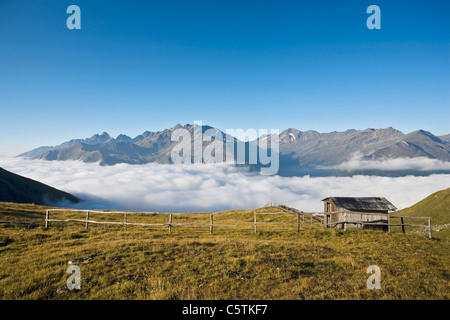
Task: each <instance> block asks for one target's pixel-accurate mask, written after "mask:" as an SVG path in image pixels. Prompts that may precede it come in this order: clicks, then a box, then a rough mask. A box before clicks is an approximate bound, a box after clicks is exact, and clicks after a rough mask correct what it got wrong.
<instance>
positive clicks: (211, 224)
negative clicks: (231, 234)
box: [45, 209, 237, 233]
mask: <svg viewBox="0 0 450 320" xmlns="http://www.w3.org/2000/svg"><path fill="white" fill-rule="evenodd" d="M57 211H59V212H83V213H85V214H86V218H85V219H50V212H57ZM91 213H102V214H123V221H120V222H119V221H96V220H91V219H90V218H89V215H90V214H91ZM144 214H150V215H168V216H169V221H168V222H167V223H140V222H128V221H127V216H128V215H144ZM181 215H182V216H206V214H203V213H189V212H186V213H181V212H180V213H167V212H133V211H96V210H76V209H73V210H72V209H48V210H46V212H45V228H48V227H49V222H82V223H85V229H88V228H89V224H90V223H92V224H111V225H123V227H124V230H127V226H168V227H169V232H172V226H209V232H210V233H213V232H214V227H237V225H233V224H217V223H216V224H215V223H214V217H213V215H212V214H209V223H194V222H189V223H180V222H173V217H174V216H181Z"/></svg>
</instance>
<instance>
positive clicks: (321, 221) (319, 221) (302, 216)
mask: <svg viewBox="0 0 450 320" xmlns="http://www.w3.org/2000/svg"><path fill="white" fill-rule="evenodd" d="M51 212H79V213H84V214H85V215H86V217H85V219H53V218H50V213H51ZM92 213H96V214H117V215H119V214H122V215H123V221H96V220H92V219H91V218H90V214H92ZM330 213H333V212H327V213H323V212H301V211H298V212H289V211H282V212H255V213H254V220H253V227H254V232H255V233H256V232H257V231H258V225H296V226H297V232H299V231H300V230H301V228H302V226H314V225H320V226H325V227H335V226H337V225H342V226H343V228H344V229H346V227H345V226H346V225H347V224H356V225H361V226H365V225H368V226H387V229H388V232H389V233H391V227H402V232H403V233H405V227H419V228H425V229H427V231H428V237H429V238H430V239H431V238H432V227H431V218H429V217H411V216H403V215H391V214H386V215H387V217H386V221H384V219H383V221H381V222H380V220H377V221H350V220H344V221H336V222H328V219H327V215H328V214H330ZM347 213H350V214H355V215H358V214H364V215H370V214H373V215H379V213H369V212H347ZM130 215H168V216H169V221H168V222H161V223H141V222H129V221H127V217H128V216H130ZM207 215H208V214H204V213H166V212H131V211H96V210H76V209H48V210H46V214H45V228H48V226H49V223H50V222H80V223H84V224H85V229H88V228H89V224H104V225H108V224H110V225H122V226H123V227H124V230H127V227H128V226H166V227H168V229H169V232H172V227H173V226H209V231H210V233H213V232H214V227H237V225H235V224H215V223H214V215H213V214H209V223H207V222H205V223H195V222H187V223H182V222H174V221H173V218H174V217H176V216H203V217H207ZM258 215H290V216H296V217H297V221H296V222H262V221H257V216H258ZM391 219H400V223H393V222H392V221H391ZM405 219H415V220H427V221H428V224H427V225H423V224H413V223H405ZM314 220H315V221H316V222H314ZM0 222H1V221H0ZM24 223H25V222H24Z"/></svg>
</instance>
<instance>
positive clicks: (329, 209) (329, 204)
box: [327, 202, 331, 212]
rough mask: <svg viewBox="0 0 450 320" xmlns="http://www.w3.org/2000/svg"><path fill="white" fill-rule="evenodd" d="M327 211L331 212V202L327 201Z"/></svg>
mask: <svg viewBox="0 0 450 320" xmlns="http://www.w3.org/2000/svg"><path fill="white" fill-rule="evenodd" d="M327 212H331V203H329V202H327Z"/></svg>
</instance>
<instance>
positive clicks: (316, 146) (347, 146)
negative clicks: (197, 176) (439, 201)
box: [19, 124, 450, 176]
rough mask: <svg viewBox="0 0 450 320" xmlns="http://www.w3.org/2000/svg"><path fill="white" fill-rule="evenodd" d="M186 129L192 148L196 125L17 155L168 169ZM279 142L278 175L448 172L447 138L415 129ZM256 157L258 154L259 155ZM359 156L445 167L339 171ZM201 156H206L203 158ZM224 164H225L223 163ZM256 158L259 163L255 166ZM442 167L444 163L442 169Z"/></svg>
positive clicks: (305, 134) (256, 144) (256, 143)
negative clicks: (426, 161) (433, 162)
mask: <svg viewBox="0 0 450 320" xmlns="http://www.w3.org/2000/svg"><path fill="white" fill-rule="evenodd" d="M180 128H182V129H186V130H188V131H189V132H190V133H192V137H194V138H193V139H192V145H194V144H195V143H197V141H196V138H195V135H194V134H193V132H194V130H196V129H194V128H196V125H190V124H187V125H184V126H181V125H179V124H178V125H176V126H175V127H173V128H171V129H166V130H163V131H158V132H149V131H146V132H144V133H143V134H141V135H139V136H137V137H135V138H131V137H128V136H126V135H122V134H121V135H119V136H118V137H117V138H112V137H111V136H109V135H108V134H107V133H106V132H104V133H102V134H101V135H98V134H96V135H94V136H92V137H91V138H87V139H74V140H70V141H67V142H64V143H62V144H60V145H57V146H53V147H49V146H46V147H39V148H37V149H33V150H31V151H28V152H25V153H23V154H20V155H19V156H20V157H25V158H31V159H43V160H80V161H83V162H98V163H99V164H100V165H114V164H117V163H129V164H144V163H150V162H156V163H163V164H169V163H172V161H171V151H172V149H173V148H174V147H175V146H176V145H177V144H179V141H178V140H177V141H172V139H171V138H172V134H173V132H174V131H175V130H177V129H180ZM201 129H202V132H203V134H204V135H207V134H208V132H217V133H220V136H221V137H222V140H218V139H215V138H212V139H209V140H208V139H206V141H205V139H202V141H201V142H200V144H201V146H202V148H203V150H204V149H205V148H206V147H207V146H208V145H209V144H210V143H213V142H214V143H215V144H216V145H217V144H219V146H221V147H222V148H223V151H224V152H223V154H224V158H225V155H226V150H227V149H226V140H227V138H229V135H227V134H226V133H224V132H222V131H220V130H219V129H216V128H212V127H209V126H206V125H205V126H202V127H201ZM273 137H274V135H263V136H260V137H258V138H257V139H254V140H251V139H248V141H247V140H246V141H247V142H243V141H241V140H239V139H237V138H235V137H234V136H233V137H232V140H233V141H234V148H235V150H236V149H238V148H240V147H243V148H244V149H245V150H249V149H250V148H256V149H259V148H268V149H270V147H271V141H272V139H273ZM277 138H278V140H279V171H278V174H279V175H284V176H295V175H306V174H309V175H316V176H317V175H318V176H320V175H323V176H327V175H338V176H339V175H353V174H377V175H388V176H389V175H392V176H397V175H405V174H416V175H427V174H430V173H431V172H433V173H450V135H445V136H440V137H437V136H434V135H433V134H432V133H430V132H427V131H423V130H418V131H414V132H411V133H409V134H404V133H402V132H400V131H398V130H396V129H394V128H385V129H365V130H353V129H352V130H347V131H344V132H336V131H334V132H329V133H319V132H317V131H312V130H309V131H300V130H297V129H287V130H284V131H283V132H281V133H280V134H279V135H278V136H277ZM258 154H259V153H258ZM355 156H358V159H359V160H360V161H363V163H369V162H371V161H381V160H391V159H399V158H407V159H412V158H424V159H435V160H442V161H444V166H440V167H437V168H434V167H431V168H430V167H429V168H426V169H422V168H414V166H413V167H405V168H404V169H403V168H396V169H386V168H376V167H374V168H371V167H366V166H362V167H355V168H351V167H350V168H349V167H348V166H347V167H339V166H340V165H341V164H343V163H347V162H348V161H350V160H352V159H354V158H355ZM204 157H205V156H204ZM224 160H225V159H224ZM248 160H249V159H248V156H247V157H246V158H245V164H246V165H248V166H249V167H251V168H253V169H259V168H261V167H262V165H260V163H259V162H258V163H257V165H249V162H248ZM259 160H260V159H258V161H259ZM446 162H449V164H448V165H447V164H446Z"/></svg>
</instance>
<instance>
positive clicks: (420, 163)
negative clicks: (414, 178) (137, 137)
mask: <svg viewBox="0 0 450 320" xmlns="http://www.w3.org/2000/svg"><path fill="white" fill-rule="evenodd" d="M322 169H336V170H344V171H351V170H383V171H404V170H414V171H441V170H445V171H450V162H449V161H442V160H438V159H430V158H426V157H418V158H397V159H384V160H383V159H381V160H365V159H363V158H362V155H359V154H357V155H355V156H354V157H353V158H352V159H351V160H349V161H347V162H344V163H342V164H339V165H336V166H332V167H322Z"/></svg>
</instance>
